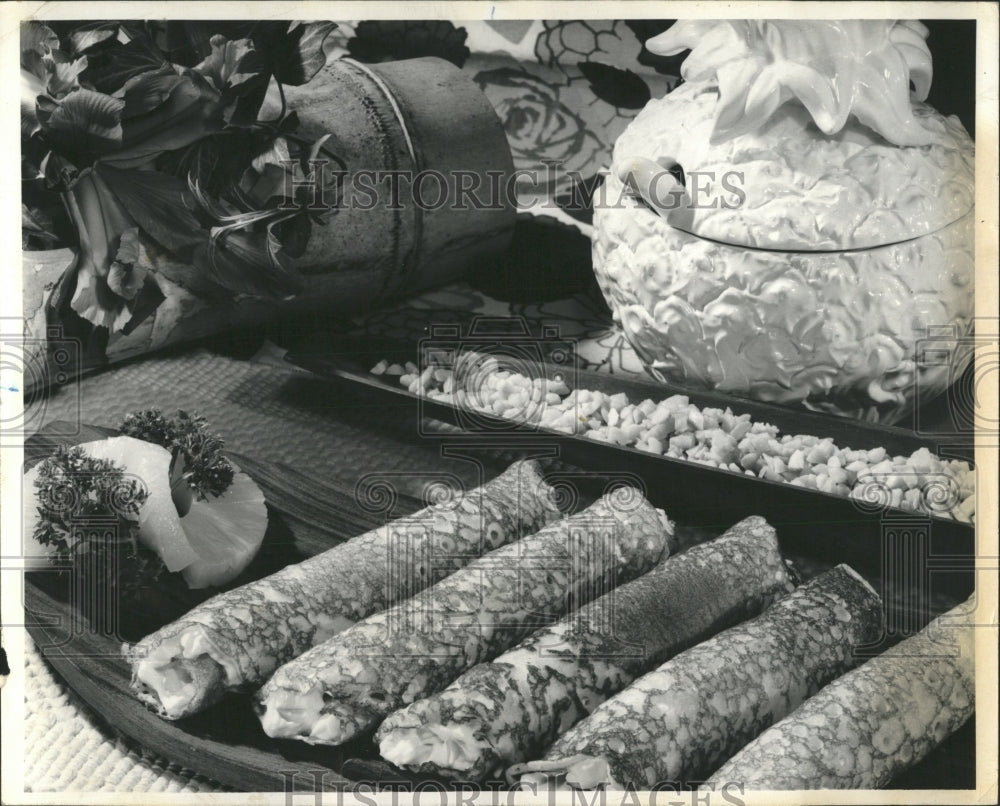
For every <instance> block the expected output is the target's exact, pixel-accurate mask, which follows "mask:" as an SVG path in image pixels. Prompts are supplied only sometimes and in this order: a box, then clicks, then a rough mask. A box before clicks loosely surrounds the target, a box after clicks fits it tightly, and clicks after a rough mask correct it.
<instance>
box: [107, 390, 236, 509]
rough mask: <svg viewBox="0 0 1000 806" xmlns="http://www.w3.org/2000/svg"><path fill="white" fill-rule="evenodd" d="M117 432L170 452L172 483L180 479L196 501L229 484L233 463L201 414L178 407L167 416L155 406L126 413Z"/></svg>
mask: <svg viewBox="0 0 1000 806" xmlns="http://www.w3.org/2000/svg"><path fill="white" fill-rule="evenodd" d="M119 431H121V433H122V435H123V436H129V437H135V438H136V439H142V440H145V441H146V442H153V443H156V444H157V445H162V446H163V447H164V448H166V449H167V450H168V451H170V453H171V454H172V455H173V459H172V460H171V463H170V470H171V474H170V477H171V480H172V482H174V481H178V480H179V481H183V483H184V484H186V485H187V487H188V488H189V489H190V490H191V491H192V492H193V493H194V494H195V495H197V496H198V498H199V499H200V500H203V501H204V500H206V499H208V497H209V496H212V497H218V496H220V495H222V494H223V493H224V492H225V491H226V490H228V489H229V485H230V484H232V483H233V466H232V464H230V462H229V460H228V459H227V458H226V457H225V456H224V455H223V453H222V449H223V447H224V443H223V441H222V438H221V437H220V436H219V435H218V434H215V433H212V432H211V431H209V429H208V422H207V420H206V419H205V418H204V417H201V416H199V415H197V414H188V413H187V412H186V411H183V410H178V412H177V416H176V417H173V418H169V417H166V416H164V415H163V413H162V412H161V411H160V410H159V409H144V410H142V411H137V412H133V413H131V414H128V415H126V416H125V419H124V420H123V421H122V424H121V426H120V428H119Z"/></svg>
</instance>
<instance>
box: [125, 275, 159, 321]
mask: <svg viewBox="0 0 1000 806" xmlns="http://www.w3.org/2000/svg"><path fill="white" fill-rule="evenodd" d="M143 271H145V269H143ZM165 299H166V296H165V295H164V293H163V292H162V291H161V290H160V287H159V286H158V285H157V284H156V281H155V280H154V279H153V278H152V277H151V276H149V274H148V273H145V274H144V276H143V281H142V287H141V288H140V289H139V293H138V294H136V295H135V297H134V298H133V299H131V300H130V301H129V302H128V303H127V305H126V307H127V309H128V312H129V314H130V316H129V320H128V321H127V322H125V323H124V324H123V325H122V326H121V331H122V333H124V334H125V335H126V336H127V335H128V334H129V333H131V332H132V331H133V330H135V329H136V328H137V327H138V326H139V325H141V324H142V323H143V322H144V321H145V320H146V319H147V318H148V317H149V316H150V315H152V313H153V312H154V311H155V310H156V309H157V308H158V307H160V303H161V302H163V301H164V300H165Z"/></svg>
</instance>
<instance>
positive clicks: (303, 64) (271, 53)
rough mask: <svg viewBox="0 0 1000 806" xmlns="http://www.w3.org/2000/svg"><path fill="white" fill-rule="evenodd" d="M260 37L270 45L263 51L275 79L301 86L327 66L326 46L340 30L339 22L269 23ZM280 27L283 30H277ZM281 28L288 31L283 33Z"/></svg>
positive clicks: (255, 33)
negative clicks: (328, 39) (327, 39)
mask: <svg viewBox="0 0 1000 806" xmlns="http://www.w3.org/2000/svg"><path fill="white" fill-rule="evenodd" d="M265 26H266V27H263V28H262V29H261V31H260V34H258V33H257V31H256V30H255V32H254V43H255V44H256V43H257V38H258V36H261V37H263V38H264V40H265V42H266V44H265V45H264V46H263V47H262V48H261V49H262V50H264V51H265V52H266V53H267V56H268V59H269V61H270V64H271V71H272V72H273V73H274V77H275V78H276V79H277V80H278V81H280V82H281V83H282V84H291V85H292V86H299V85H301V84H305V83H306V82H307V81H309V80H310V79H312V77H313V76H314V75H316V73H318V72H319V71H320V70H322V69H323V66H324V65H325V64H326V52H325V51H324V49H323V44H324V43H325V42H326V38H327V37H328V36H329V35H330V34H331V33H332V32H333V30H334V29H336V27H337V23H335V22H301V21H296V22H292V23H288V24H287V27H286V24H285V23H265ZM275 26H280V27H277V28H276V27H275ZM281 28H284V30H283V31H282V30H281Z"/></svg>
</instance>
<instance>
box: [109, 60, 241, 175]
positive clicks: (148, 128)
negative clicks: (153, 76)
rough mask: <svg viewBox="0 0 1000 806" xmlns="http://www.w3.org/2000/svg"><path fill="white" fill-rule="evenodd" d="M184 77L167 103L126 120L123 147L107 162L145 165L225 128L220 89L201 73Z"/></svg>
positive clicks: (122, 164)
mask: <svg viewBox="0 0 1000 806" xmlns="http://www.w3.org/2000/svg"><path fill="white" fill-rule="evenodd" d="M180 78H181V81H180V83H178V84H176V85H175V86H174V88H173V90H172V91H171V93H170V97H169V98H168V99H167V100H166V101H165V102H164V103H161V104H160V105H159V106H157V107H156V108H155V109H153V110H151V111H150V112H147V113H146V114H143V115H138V116H136V117H133V118H129V119H128V120H126V121H125V122H124V127H123V128H124V131H123V136H122V148H121V150H120V151H118V152H117V153H116V154H113V155H111V156H108V157H107V158H105V160H104V161H105V162H107V163H109V164H113V165H117V166H118V167H121V168H131V167H136V166H139V165H143V164H146V163H149V162H150V161H151V160H153V159H155V158H156V157H158V156H160V155H161V154H163V153H164V152H168V151H174V150H176V149H180V148H184V147H186V146H189V145H191V144H192V143H195V142H197V141H198V140H201V139H202V138H203V137H205V136H206V135H208V134H211V133H213V132H216V131H218V130H219V129H221V128H222V125H223V121H222V111H223V105H222V103H221V98H220V95H219V93H218V91H217V90H216V89H215V88H214V87H212V86H211V85H210V84H209V83H208V82H207V81H206V80H205V79H204V78H203V77H202V76H200V75H198V74H197V73H189V74H187V75H185V76H181V77H180Z"/></svg>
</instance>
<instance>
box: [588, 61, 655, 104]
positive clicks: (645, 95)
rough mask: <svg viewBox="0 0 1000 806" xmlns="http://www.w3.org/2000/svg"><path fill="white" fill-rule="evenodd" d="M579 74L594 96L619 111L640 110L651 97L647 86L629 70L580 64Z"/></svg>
mask: <svg viewBox="0 0 1000 806" xmlns="http://www.w3.org/2000/svg"><path fill="white" fill-rule="evenodd" d="M579 67H580V72H581V73H583V75H584V78H586V79H587V81H588V82H589V83H590V89H591V90H592V91H593V93H594V95H596V96H597V97H598V98H600V99H601V100H602V101H605V102H606V103H609V104H611V106H614V107H617V108H619V109H642V107H644V106H645V105H646V103H647V102H648V101H649V99H650V97H651V95H650V92H649V86H648V85H647V84H646V82H645V81H643V80H642V79H641V78H640V77H639V76H637V75H636V74H635V73H633V72H632V71H631V70H626V69H624V68H622V67H613V66H612V65H610V64H602V63H601V62H580V65H579Z"/></svg>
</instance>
